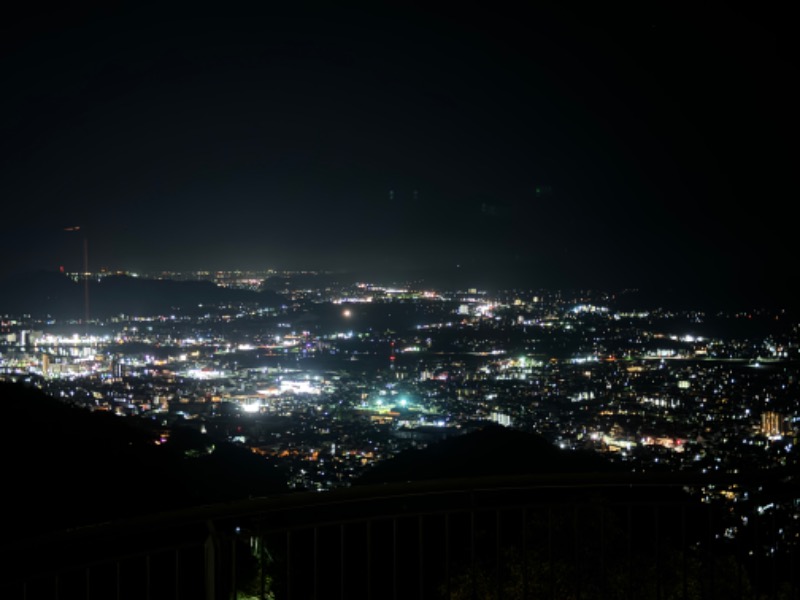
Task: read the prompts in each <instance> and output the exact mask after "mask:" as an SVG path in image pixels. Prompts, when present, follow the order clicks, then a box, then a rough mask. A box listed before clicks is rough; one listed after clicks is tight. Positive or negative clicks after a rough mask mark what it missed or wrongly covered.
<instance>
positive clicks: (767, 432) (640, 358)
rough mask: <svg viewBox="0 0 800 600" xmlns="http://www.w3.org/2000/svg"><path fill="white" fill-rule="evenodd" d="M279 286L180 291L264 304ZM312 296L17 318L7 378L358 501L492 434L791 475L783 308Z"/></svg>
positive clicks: (264, 276)
mask: <svg viewBox="0 0 800 600" xmlns="http://www.w3.org/2000/svg"><path fill="white" fill-rule="evenodd" d="M278 275H280V274H279V273H276V272H274V271H273V272H262V273H257V272H253V273H245V272H241V273H213V274H212V273H183V274H172V275H171V276H174V277H175V278H176V279H184V280H191V279H198V278H207V279H211V280H213V281H214V282H215V285H216V286H218V287H220V288H223V289H235V288H239V287H241V288H245V289H248V290H251V291H252V290H254V289H255V290H257V289H260V288H261V284H262V282H266V281H269V280H270V278H275V277H276V276H278ZM287 275H289V276H292V275H296V274H293V273H289V274H287ZM306 275H307V274H306ZM116 277H117V278H119V277H123V278H125V277H126V276H120V275H117V276H116ZM141 277H143V276H140V278H141ZM162 277H163V275H162ZM104 280H105V279H104V278H98V280H97V282H96V283H95V284H94V285H93V287H95V288H96V289H98V290H102V286H103V285H104V283H103V281H104ZM308 281H309V280H308V279H306V281H305V283H304V286H303V287H302V288H295V287H293V286H291V284H289V285H288V287H286V288H285V289H283V290H282V291H281V292H278V293H276V294H274V295H270V296H268V297H267V298H268V300H267V302H268V303H267V304H260V303H259V302H258V300H257V298H258V294H259V292H255V291H253V292H252V293H253V298H255V299H256V300H253V299H250V300H249V301H248V302H227V301H225V302H222V303H218V304H202V305H197V306H190V305H184V306H176V307H174V309H173V310H171V311H169V312H164V313H140V314H127V315H126V314H116V315H114V316H110V317H108V318H96V319H94V320H92V321H91V322H90V323H89V326H88V328H87V327H86V324H84V323H82V322H81V321H80V320H78V321H71V320H66V321H61V320H58V319H55V318H53V317H51V316H42V315H5V316H4V317H3V321H2V347H1V348H0V374H1V376H2V378H3V379H5V380H10V381H21V382H27V383H30V384H33V385H35V386H37V387H39V388H41V389H42V390H44V391H45V392H47V393H48V394H49V395H51V396H54V397H56V398H61V399H63V400H65V401H67V402H69V403H70V404H74V405H77V406H81V407H85V408H88V409H90V410H92V411H108V412H111V413H114V414H117V415H120V416H131V417H136V418H138V419H145V420H148V421H150V422H152V423H153V425H154V427H158V428H162V429H163V433H164V435H163V441H164V443H166V442H167V440H168V436H169V431H170V429H171V428H172V427H175V426H178V425H180V426H184V427H191V428H194V429H197V430H198V431H202V432H203V433H205V434H207V435H208V436H209V437H211V438H219V439H224V440H227V441H231V442H235V443H237V444H241V445H243V446H245V447H247V448H249V449H250V450H251V451H253V452H255V453H257V454H260V455H262V456H264V457H267V458H268V459H269V460H273V461H277V463H279V464H280V465H281V466H282V467H285V468H286V470H287V473H289V483H290V487H291V488H293V489H297V490H330V489H334V488H337V487H341V486H348V485H350V484H351V483H352V482H353V481H354V480H355V479H357V478H358V477H359V476H360V475H361V474H362V473H363V472H364V471H365V470H368V469H369V468H370V467H371V466H372V465H374V464H375V463H377V462H380V461H383V460H386V459H388V458H390V457H392V456H394V455H396V454H397V453H399V452H401V451H403V450H404V449H408V448H415V447H424V446H426V445H427V444H429V443H431V442H434V441H437V440H441V439H444V438H447V437H450V436H455V435H460V434H462V433H465V432H468V431H471V430H474V429H476V428H480V427H482V426H485V424H487V423H496V424H500V425H503V426H505V427H511V428H515V429H520V430H523V431H529V432H535V433H539V434H542V435H544V436H545V437H546V438H547V439H548V440H549V441H550V442H551V443H553V444H555V445H557V446H558V447H560V448H563V449H591V450H593V451H595V452H598V453H602V454H604V455H606V456H607V457H608V458H609V460H611V461H613V462H617V463H621V464H624V465H625V466H626V468H627V469H629V470H630V471H631V472H647V471H651V470H656V471H664V470H669V471H672V472H692V473H694V472H698V473H708V472H720V473H737V472H738V471H739V470H742V469H744V470H749V469H770V468H783V467H786V466H789V465H793V464H796V460H797V458H796V457H797V451H796V450H795V446H796V442H797V435H798V423H800V413H798V405H797V402H796V394H797V385H798V382H797V376H798V373H797V360H798V352H800V339H798V335H800V330H798V324H797V322H796V321H794V320H793V319H792V317H791V316H790V315H789V314H787V313H786V311H785V310H767V309H761V310H759V309H753V310H750V311H736V312H724V311H720V312H715V313H710V312H704V311H699V310H672V309H669V308H665V307H655V308H642V309H635V308H621V306H623V305H625V304H628V303H629V302H627V301H626V298H627V297H628V296H630V297H635V291H631V290H629V291H622V292H618V293H610V292H603V293H601V292H592V291H582V292H574V293H566V292H553V291H543V290H540V291H520V290H513V291H501V292H497V293H491V294H490V293H487V292H486V291H483V290H479V289H475V288H468V289H465V290H435V289H416V288H415V287H413V286H412V285H403V286H400V285H398V286H394V287H391V286H382V285H376V284H370V283H368V282H358V283H355V284H349V285H341V286H332V285H330V283H324V287H314V286H313V285H311V284H309V283H308ZM75 285H79V284H77V283H76V284H75ZM282 285H284V284H282ZM98 295H99V294H98Z"/></svg>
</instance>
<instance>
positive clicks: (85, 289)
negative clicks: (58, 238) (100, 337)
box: [64, 226, 89, 326]
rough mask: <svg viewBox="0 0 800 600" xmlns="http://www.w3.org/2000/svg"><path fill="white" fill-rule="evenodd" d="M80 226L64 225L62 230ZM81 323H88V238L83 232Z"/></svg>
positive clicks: (76, 229)
mask: <svg viewBox="0 0 800 600" xmlns="http://www.w3.org/2000/svg"><path fill="white" fill-rule="evenodd" d="M80 230H81V228H80V226H75V227H65V228H64V231H80ZM83 323H84V325H86V326H88V325H89V240H88V239H87V237H86V231H85V230H84V232H83Z"/></svg>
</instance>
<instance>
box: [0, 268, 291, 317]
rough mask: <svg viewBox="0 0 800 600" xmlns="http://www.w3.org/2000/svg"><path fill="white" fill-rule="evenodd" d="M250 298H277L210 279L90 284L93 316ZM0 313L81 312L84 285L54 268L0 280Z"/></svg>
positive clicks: (268, 301) (266, 301) (117, 279)
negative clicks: (225, 285) (226, 285)
mask: <svg viewBox="0 0 800 600" xmlns="http://www.w3.org/2000/svg"><path fill="white" fill-rule="evenodd" d="M224 302H253V303H257V304H259V305H262V306H276V305H278V304H280V298H279V296H277V294H275V293H274V292H272V291H263V292H254V291H250V290H239V289H231V288H223V287H219V286H217V285H215V284H214V283H213V282H210V281H173V280H161V279H158V280H157V279H142V278H138V277H128V276H125V275H115V276H110V277H104V278H103V279H101V280H100V281H92V282H90V284H89V311H90V315H91V316H92V317H97V318H105V317H108V316H111V315H118V314H120V313H123V314H127V315H154V314H164V313H166V312H169V311H170V310H175V309H188V308H196V307H197V306H198V305H200V304H217V303H224ZM0 313H10V314H22V313H29V314H34V315H48V314H49V315H52V316H53V317H56V318H76V319H77V318H81V317H82V316H83V314H84V286H83V284H82V283H76V282H74V281H72V280H71V279H69V278H67V277H65V276H64V275H61V274H59V273H54V272H49V271H40V272H36V273H26V274H23V275H17V276H14V277H10V278H7V279H4V280H0Z"/></svg>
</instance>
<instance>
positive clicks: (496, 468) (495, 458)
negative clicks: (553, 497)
mask: <svg viewBox="0 0 800 600" xmlns="http://www.w3.org/2000/svg"><path fill="white" fill-rule="evenodd" d="M615 470H617V469H616V467H615V466H614V465H612V464H610V463H609V462H608V461H607V460H605V458H603V457H602V456H600V455H598V454H595V453H592V452H583V451H564V450H561V449H559V448H556V447H555V446H553V445H552V444H551V443H550V442H548V441H547V440H546V439H544V438H543V437H542V436H540V435H536V434H532V433H525V432H523V431H519V430H516V429H507V428H505V427H501V426H500V425H488V426H486V427H484V428H482V429H479V430H476V431H473V432H470V433H467V434H464V435H460V436H456V437H450V438H447V439H445V440H443V441H441V442H437V443H435V444H432V445H430V446H428V447H427V448H424V449H422V450H407V451H405V452H402V453H400V454H398V455H397V456H395V457H394V458H391V459H389V460H387V461H385V462H382V463H379V464H377V465H376V466H375V468H373V469H371V470H370V471H367V472H366V473H365V474H364V475H363V476H362V477H361V478H360V479H359V480H358V482H357V483H358V484H376V483H394V482H404V481H422V480H434V479H448V478H471V477H489V476H499V475H534V474H545V473H590V472H603V471H604V472H608V471H615Z"/></svg>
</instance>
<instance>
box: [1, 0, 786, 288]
mask: <svg viewBox="0 0 800 600" xmlns="http://www.w3.org/2000/svg"><path fill="white" fill-rule="evenodd" d="M267 4H275V5H276V8H275V9H269V10H261V11H260V12H249V13H248V12H243V11H240V10H239V11H236V12H235V13H234V11H233V10H230V11H229V14H220V13H219V11H216V12H210V11H209V12H206V13H204V12H203V11H202V10H199V9H192V10H188V9H187V10H182V11H177V10H175V11H173V12H169V11H163V10H162V11H158V12H152V13H151V12H146V11H144V10H140V9H137V8H134V6H133V5H130V6H129V5H126V4H121V3H118V4H112V5H111V7H110V8H105V9H102V10H100V9H94V8H86V9H83V10H76V11H72V12H70V11H63V12H60V13H51V14H29V15H27V16H20V17H19V18H18V19H16V20H14V19H12V20H8V21H6V22H4V23H3V25H2V28H3V31H2V32H1V33H2V38H3V40H2V44H1V45H0V48H1V49H2V50H1V52H2V53H1V54H0V69H2V76H3V93H2V97H1V98H0V128H1V130H0V132H1V134H2V135H1V136H0V157H1V159H2V162H1V163H0V164H1V165H2V167H1V168H2V177H0V197H2V199H3V205H2V206H3V209H2V221H1V222H0V234H1V235H2V241H1V242H0V251H2V257H3V258H2V261H0V273H2V274H8V273H13V272H19V271H24V270H27V269H39V268H43V269H56V268H58V266H59V265H65V266H66V268H67V269H76V268H78V267H79V266H80V264H81V241H80V239H79V237H80V234H69V233H66V232H64V231H63V228H64V227H66V226H70V225H80V226H82V227H83V228H84V231H85V232H86V235H87V237H88V240H89V248H90V267H91V268H93V269H96V268H100V267H107V268H110V269H185V268H194V269H197V268H210V269H233V268H245V269H246V268H266V267H275V268H335V269H340V268H347V269H366V270H369V271H370V272H372V273H381V272H385V273H397V272H399V271H400V270H402V269H410V268H423V267H424V268H433V269H443V270H451V271H452V270H454V269H456V268H457V267H456V265H461V267H458V268H459V269H463V270H464V272H466V273H470V274H475V279H476V283H484V282H489V281H491V280H492V279H493V278H501V277H502V278H503V279H504V280H514V281H518V282H520V283H529V284H531V285H535V286H540V285H542V286H544V285H569V286H583V285H599V286H606V287H610V286H618V285H641V284H644V283H648V282H652V281H656V280H658V281H665V282H674V283H683V282H686V283H690V284H695V283H696V284H702V285H713V286H718V285H721V286H732V289H733V288H734V287H736V286H742V285H759V286H762V285H767V286H775V287H776V289H782V288H785V287H787V285H788V282H789V280H790V279H792V278H795V275H794V273H793V272H791V271H790V272H789V274H783V273H782V269H783V268H786V266H787V264H788V263H789V256H791V255H792V251H793V247H792V246H793V239H792V238H793V236H792V233H793V230H794V228H793V222H792V221H793V219H792V218H791V217H790V212H789V210H790V201H791V200H793V199H794V198H793V194H792V191H793V188H794V186H793V185H791V183H790V181H789V173H790V161H791V162H794V161H793V160H792V159H793V157H792V156H791V152H790V150H789V147H790V144H789V140H790V138H793V137H794V134H795V133H796V117H795V107H796V106H797V105H798V103H797V97H796V95H795V93H794V92H793V91H792V89H791V88H792V84H793V83H794V81H795V80H796V79H797V77H796V75H797V70H796V66H795V64H794V62H792V61H791V60H790V58H789V54H790V53H789V44H788V40H789V30H788V25H787V23H788V15H786V14H768V12H767V10H766V9H763V10H759V11H758V12H757V13H747V12H742V11H739V10H738V9H735V8H731V7H730V6H728V5H726V4H715V5H709V7H708V8H705V9H703V11H702V12H692V11H688V10H687V11H684V10H681V9H678V8H674V7H670V8H665V7H663V6H662V7H647V8H638V9H633V12H630V10H623V9H621V8H618V9H613V8H612V9H609V8H608V7H606V6H604V7H602V8H594V9H591V10H589V11H588V12H582V11H579V10H577V9H575V10H567V9H555V8H549V9H548V8H539V9H537V10H535V11H531V12H529V13H523V12H515V11H510V12H509V11H507V10H505V9H502V10H501V9H499V8H491V6H492V5H491V4H486V3H482V4H460V5H459V8H458V9H457V10H455V9H451V10H444V9H441V10H440V9H431V8H422V7H417V8H409V7H402V8H401V7H396V8H390V5H388V4H384V5H382V8H374V7H373V8H366V9H357V8H355V7H353V6H352V5H348V6H350V8H344V7H342V6H339V7H328V8H320V7H314V8H312V7H310V6H307V8H305V9H302V10H301V9H300V8H298V7H299V6H300V5H299V4H296V3H285V4H291V5H292V6H293V7H294V8H283V7H280V5H279V4H278V3H267ZM537 187H539V188H540V189H543V190H545V192H546V193H540V194H537V192H536V190H537ZM548 190H549V191H548ZM787 278H788V279H787ZM795 279H796V278H795Z"/></svg>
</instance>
